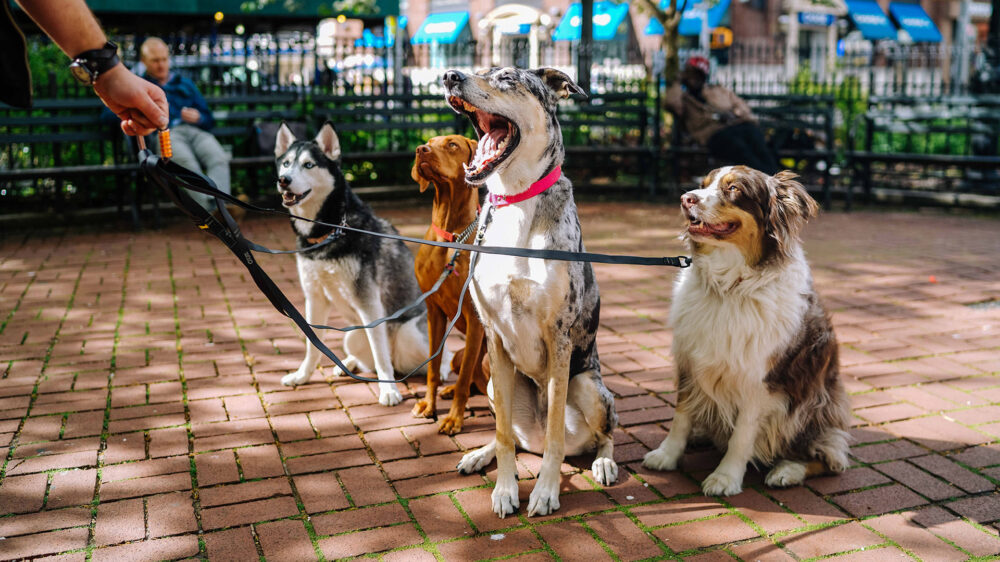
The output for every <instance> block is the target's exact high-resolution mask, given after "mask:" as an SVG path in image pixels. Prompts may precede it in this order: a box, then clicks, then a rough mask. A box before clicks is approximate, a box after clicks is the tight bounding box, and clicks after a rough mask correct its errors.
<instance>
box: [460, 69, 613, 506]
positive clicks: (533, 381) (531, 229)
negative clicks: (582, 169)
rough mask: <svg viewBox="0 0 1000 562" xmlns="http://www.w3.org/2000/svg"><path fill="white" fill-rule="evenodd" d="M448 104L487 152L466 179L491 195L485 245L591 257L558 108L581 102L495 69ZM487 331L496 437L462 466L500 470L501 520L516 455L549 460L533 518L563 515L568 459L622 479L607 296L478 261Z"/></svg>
mask: <svg viewBox="0 0 1000 562" xmlns="http://www.w3.org/2000/svg"><path fill="white" fill-rule="evenodd" d="M444 84H445V90H446V99H447V101H448V103H449V104H450V105H451V106H452V108H453V109H455V110H456V111H457V112H459V113H464V114H465V115H467V116H468V117H469V119H470V120H471V121H472V124H473V126H474V128H475V129H476V132H477V133H478V135H479V145H478V148H477V150H476V154H475V156H474V157H473V160H472V163H471V164H469V165H468V166H467V167H466V170H465V179H466V181H467V182H468V183H469V184H470V185H473V186H482V185H485V186H486V188H487V189H488V190H489V194H488V196H487V203H486V204H485V206H484V207H483V212H482V214H481V217H486V216H489V215H492V220H487V219H483V218H481V219H480V222H481V224H480V229H483V234H482V238H483V244H486V245H489V246H508V247H519V248H534V249H550V250H567V251H582V250H583V239H582V234H581V231H580V221H579V218H578V216H577V212H576V203H575V202H574V200H573V186H572V184H571V183H570V181H569V179H568V178H567V177H566V176H565V175H563V174H562V171H561V170H562V163H563V159H564V157H565V150H564V149H563V142H562V133H561V131H560V128H559V122H558V121H557V119H556V103H557V101H558V100H559V98H565V97H568V96H569V95H570V94H571V93H583V92H582V90H581V89H580V87H579V86H577V85H576V84H574V83H573V81H572V80H571V79H570V78H569V77H568V76H567V75H566V74H564V73H562V72H560V71H558V70H555V69H551V68H542V69H538V70H522V69H517V68H494V69H491V70H488V71H483V72H481V73H479V74H475V75H468V74H464V73H462V72H459V71H457V70H450V71H448V72H446V73H445V75H444ZM471 293H472V297H473V300H474V302H475V304H476V309H477V310H478V311H479V316H480V318H481V320H482V323H483V326H484V328H485V330H486V342H487V349H488V351H489V356H490V370H491V379H490V386H491V388H492V389H493V393H492V395H491V400H492V403H493V406H494V411H495V413H496V437H495V439H494V440H493V441H492V442H490V443H489V444H487V445H486V446H484V447H482V448H480V449H477V450H475V451H472V452H469V453H468V454H466V455H465V456H464V457H463V458H462V460H461V462H460V463H459V465H458V469H459V471H460V472H463V473H470V472H475V471H478V470H480V469H482V468H483V467H485V466H486V465H487V464H489V463H490V462H492V461H493V458H494V456H495V457H496V459H497V479H496V485H495V486H494V489H493V495H492V503H493V511H494V512H495V513H496V514H497V515H498V516H500V517H505V516H506V515H509V514H512V513H514V511H515V510H517V508H518V506H519V499H518V486H517V469H516V467H515V465H514V447H515V445H516V446H519V447H521V448H522V449H525V450H528V451H531V452H534V453H540V454H542V466H541V469H540V470H539V473H538V481H537V482H536V484H535V487H534V489H533V490H532V491H531V495H530V498H529V501H528V515H547V514H549V513H551V512H553V511H555V510H557V509H559V483H560V473H559V468H560V465H561V464H562V462H563V458H564V456H565V455H579V454H582V453H584V452H591V451H596V459H595V460H594V462H593V465H592V466H591V470H592V472H593V475H594V479H595V480H596V481H597V482H599V483H600V484H602V485H611V484H612V483H614V482H615V480H617V478H618V466H617V465H616V464H615V461H614V460H613V454H612V452H613V446H614V442H613V439H612V432H613V431H614V429H615V427H616V426H617V423H618V415H617V413H616V411H615V402H614V396H613V395H612V394H611V392H610V391H609V390H608V389H607V387H606V386H604V382H603V380H602V378H601V364H600V361H599V360H598V355H597V342H596V337H597V326H598V323H599V319H600V306H601V300H600V293H599V291H598V287H597V281H596V279H595V278H594V271H593V268H592V267H591V265H590V264H589V263H584V262H565V261H546V260H541V259H528V258H517V257H509V256H501V255H487V254H482V255H480V256H479V259H478V263H477V264H476V266H475V273H474V275H473V283H472V288H471Z"/></svg>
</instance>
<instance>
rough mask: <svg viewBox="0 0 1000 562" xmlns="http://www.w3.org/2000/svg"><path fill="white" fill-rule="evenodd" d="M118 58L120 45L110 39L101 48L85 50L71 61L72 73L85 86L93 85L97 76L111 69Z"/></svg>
mask: <svg viewBox="0 0 1000 562" xmlns="http://www.w3.org/2000/svg"><path fill="white" fill-rule="evenodd" d="M118 63H119V60H118V45H115V44H114V43H112V42H111V41H108V42H107V43H105V44H104V46H103V47H101V48H100V49H93V50H90V51H84V52H82V53H80V54H79V55H77V56H76V57H74V58H73V62H71V63H69V71H70V74H72V75H73V78H76V80H77V82H79V83H81V84H83V85H84V86H93V85H94V83H95V82H97V77H98V76H100V75H101V74H103V73H105V72H107V71H108V70H111V68H112V67H114V66H115V65H116V64H118Z"/></svg>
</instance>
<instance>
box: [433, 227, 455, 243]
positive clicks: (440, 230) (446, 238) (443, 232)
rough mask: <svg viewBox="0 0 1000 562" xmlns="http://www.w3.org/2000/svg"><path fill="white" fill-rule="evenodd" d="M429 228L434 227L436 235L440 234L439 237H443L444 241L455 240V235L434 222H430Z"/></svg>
mask: <svg viewBox="0 0 1000 562" xmlns="http://www.w3.org/2000/svg"><path fill="white" fill-rule="evenodd" d="M431 228H433V229H434V232H436V233H437V235H438V236H440V237H441V238H444V241H445V242H454V241H455V235H454V234H452V233H450V232H448V231H447V230H445V229H443V228H441V227H440V226H438V225H436V224H434V223H431Z"/></svg>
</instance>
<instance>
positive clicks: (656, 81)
mask: <svg viewBox="0 0 1000 562" xmlns="http://www.w3.org/2000/svg"><path fill="white" fill-rule="evenodd" d="M661 76H662V74H659V73H657V74H654V75H653V90H654V92H653V146H652V148H650V151H649V152H650V156H651V159H650V162H651V164H652V167H653V174H652V177H651V178H650V183H649V196H650V197H655V196H656V188H657V187H658V186H659V185H660V155H661V154H662V152H663V151H662V148H663V134H662V133H661V132H660V129H661V128H662V127H663V124H662V123H661V122H660V102H661V99H660V95H661V93H660V77H661ZM647 98H648V96H647Z"/></svg>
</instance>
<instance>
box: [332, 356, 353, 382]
mask: <svg viewBox="0 0 1000 562" xmlns="http://www.w3.org/2000/svg"><path fill="white" fill-rule="evenodd" d="M341 363H343V364H344V366H345V367H347V368H348V369H349V370H350V373H345V372H344V370H343V369H341V368H340V367H338V366H336V365H334V366H333V376H335V377H346V376H348V375H350V374H351V373H357V372H358V366H359V362H358V358H357V357H355V356H353V355H348V356H347V357H344V359H343V361H341Z"/></svg>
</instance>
